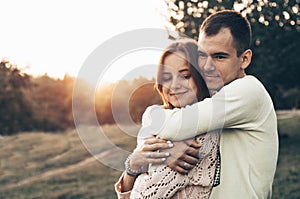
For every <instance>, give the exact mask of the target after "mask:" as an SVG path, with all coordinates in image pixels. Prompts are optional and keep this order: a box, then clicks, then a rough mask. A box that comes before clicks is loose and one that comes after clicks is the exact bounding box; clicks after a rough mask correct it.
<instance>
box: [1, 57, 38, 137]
mask: <svg viewBox="0 0 300 199" xmlns="http://www.w3.org/2000/svg"><path fill="white" fill-rule="evenodd" d="M30 86H31V84H30V76H28V75H26V74H24V73H22V72H21V71H20V70H19V69H18V68H17V67H15V66H13V65H11V64H10V63H9V62H8V61H5V60H4V61H1V62H0V106H1V109H0V134H4V135H6V134H9V133H10V132H18V131H24V130H31V129H32V126H31V124H30V121H31V119H32V107H31V104H30V103H29V101H28V99H27V97H26V96H25V95H24V90H25V89H26V88H29V87H30Z"/></svg>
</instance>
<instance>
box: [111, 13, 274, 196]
mask: <svg viewBox="0 0 300 199" xmlns="http://www.w3.org/2000/svg"><path fill="white" fill-rule="evenodd" d="M251 38H252V32H251V27H250V23H249V21H248V20H247V19H246V18H245V17H243V16H242V15H241V14H240V13H238V12H236V11H232V10H224V11H220V12H216V13H214V14H212V15H210V16H209V17H208V18H206V19H205V21H204V22H203V23H202V25H201V27H200V33H199V39H198V43H197V42H196V41H194V40H192V39H188V38H181V39H178V40H176V41H174V42H173V43H172V44H170V45H169V46H168V47H167V48H166V49H165V51H164V52H163V53H162V56H161V59H160V61H159V65H158V72H157V78H156V90H157V91H158V93H159V94H160V96H161V98H162V103H163V105H152V106H150V107H148V108H147V109H146V111H145V112H144V114H143V118H142V127H141V129H140V131H139V134H138V138H137V147H136V148H135V150H134V151H133V153H132V154H131V155H130V156H129V157H128V158H127V160H126V162H125V171H124V172H123V174H122V176H121V177H120V179H119V181H118V182H117V183H116V184H115V189H116V192H117V195H118V198H120V199H131V198H153V199H156V198H179V199H187V198H191V199H194V198H201V199H202V198H203V199H206V198H212V199H269V198H271V196H272V184H273V179H274V175H275V170H276V164H277V159H278V133H277V118H276V114H275V110H274V106H273V102H272V100H271V98H270V96H269V94H268V93H267V91H266V89H265V88H264V86H263V85H262V84H261V82H260V81H259V80H258V79H256V78H255V77H254V76H251V75H247V74H246V72H245V69H246V68H247V67H248V66H249V65H250V63H251V59H252V51H251V49H250V43H251Z"/></svg>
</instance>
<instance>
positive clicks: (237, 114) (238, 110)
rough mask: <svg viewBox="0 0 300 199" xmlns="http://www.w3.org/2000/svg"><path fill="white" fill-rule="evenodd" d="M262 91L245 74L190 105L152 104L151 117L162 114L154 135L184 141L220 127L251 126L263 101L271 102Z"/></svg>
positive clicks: (254, 81)
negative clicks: (153, 106)
mask: <svg viewBox="0 0 300 199" xmlns="http://www.w3.org/2000/svg"><path fill="white" fill-rule="evenodd" d="M265 93H266V92H265V89H264V87H263V86H262V84H261V83H260V82H259V81H258V80H257V79H256V78H254V77H253V76H246V77H244V78H241V79H238V80H235V81H233V82H231V83H230V84H228V85H226V86H224V87H223V88H222V89H221V90H220V91H219V92H217V93H216V94H215V95H214V96H213V97H211V98H207V99H205V100H203V101H201V102H197V103H195V104H193V105H190V106H186V107H184V108H181V109H172V110H167V109H162V108H160V107H155V108H154V109H153V110H152V116H151V117H155V116H158V115H161V116H163V118H162V117H161V120H160V121H159V122H158V126H159V125H160V127H159V128H158V131H157V132H158V134H157V135H158V136H159V137H161V138H163V139H168V140H184V139H187V138H192V137H195V136H197V135H200V134H203V133H205V132H208V131H211V130H217V129H222V128H243V129H247V128H249V129H251V128H254V127H253V126H251V125H252V124H253V123H252V121H253V120H257V118H256V117H257V115H259V113H260V112H262V111H263V106H264V104H265V103H271V102H270V99H269V100H268V96H264V95H266V94H265Z"/></svg>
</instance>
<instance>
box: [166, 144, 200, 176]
mask: <svg viewBox="0 0 300 199" xmlns="http://www.w3.org/2000/svg"><path fill="white" fill-rule="evenodd" d="M173 144H174V147H173V148H170V149H166V150H164V152H169V153H170V156H169V157H168V158H167V161H166V164H167V165H168V167H170V168H171V169H173V170H175V171H177V172H179V173H181V174H187V173H188V172H189V170H191V169H192V168H194V167H195V166H196V164H197V163H198V161H199V158H198V156H199V148H200V145H199V144H198V143H197V142H196V141H195V140H194V139H190V140H185V141H179V142H173Z"/></svg>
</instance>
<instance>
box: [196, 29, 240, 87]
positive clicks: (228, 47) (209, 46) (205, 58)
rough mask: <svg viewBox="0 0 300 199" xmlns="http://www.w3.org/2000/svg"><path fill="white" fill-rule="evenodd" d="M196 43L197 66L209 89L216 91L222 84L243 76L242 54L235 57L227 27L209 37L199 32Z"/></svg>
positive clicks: (231, 38) (235, 53)
mask: <svg viewBox="0 0 300 199" xmlns="http://www.w3.org/2000/svg"><path fill="white" fill-rule="evenodd" d="M198 44H199V47H198V52H199V58H198V59H199V67H200V69H201V71H202V73H203V75H204V79H205V81H206V84H207V87H208V89H209V90H211V91H218V90H220V89H221V88H222V87H223V86H224V85H226V84H228V83H230V82H232V81H233V80H235V79H238V78H241V77H243V76H245V72H244V68H245V67H244V64H243V54H242V55H241V56H240V57H237V51H236V49H235V48H234V47H233V37H232V35H231V32H230V29H229V28H223V29H221V30H220V31H219V33H218V34H216V35H213V36H209V37H208V36H206V34H205V33H203V32H201V33H200V35H199V41H198Z"/></svg>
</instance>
